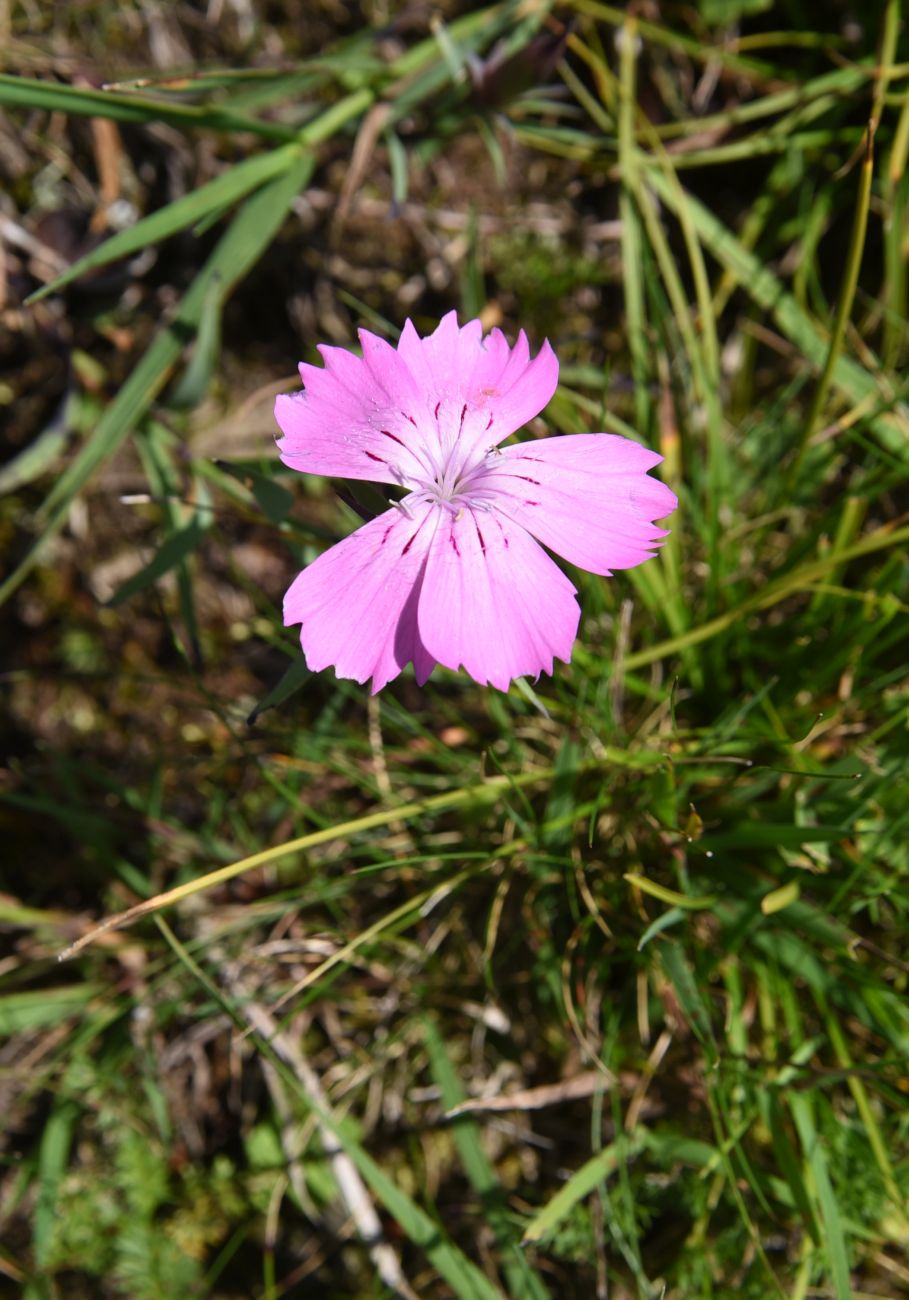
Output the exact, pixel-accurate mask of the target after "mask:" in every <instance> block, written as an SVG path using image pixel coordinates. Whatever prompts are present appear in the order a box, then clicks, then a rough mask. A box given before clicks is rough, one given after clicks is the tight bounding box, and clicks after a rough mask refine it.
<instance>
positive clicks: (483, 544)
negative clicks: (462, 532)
mask: <svg viewBox="0 0 909 1300" xmlns="http://www.w3.org/2000/svg"><path fill="white" fill-rule="evenodd" d="M473 526H474V528H475V529H476V530H477V537H479V539H480V550H481V551H482V552H483V554H484V555H485V554H486V539H485V537H484V536H483V534H482V533H481V532H480V525H479V524H478V523H477V521H476V519H474V521H473Z"/></svg>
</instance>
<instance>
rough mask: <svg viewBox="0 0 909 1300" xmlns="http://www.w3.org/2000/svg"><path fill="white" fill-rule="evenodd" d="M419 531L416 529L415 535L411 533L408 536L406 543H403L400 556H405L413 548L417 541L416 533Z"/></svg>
mask: <svg viewBox="0 0 909 1300" xmlns="http://www.w3.org/2000/svg"><path fill="white" fill-rule="evenodd" d="M419 531H420V530H419V528H418V529H417V532H416V533H412V534H411V535H410V537H409V538H408V539H407V541H406V542H405V543H404V549H403V550H402V552H401V554H402V555H406V554H407V552H408V551H409V550H410V548H411V546H413V544H414V542H415V541H416V540H417V533H418V532H419Z"/></svg>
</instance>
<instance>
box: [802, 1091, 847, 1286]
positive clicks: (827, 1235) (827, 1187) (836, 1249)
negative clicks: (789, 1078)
mask: <svg viewBox="0 0 909 1300" xmlns="http://www.w3.org/2000/svg"><path fill="white" fill-rule="evenodd" d="M786 1100H787V1102H788V1104H789V1109H790V1111H791V1112H792V1118H793V1120H794V1121H795V1127H796V1129H797V1130H798V1135H799V1140H800V1141H801V1143H802V1149H803V1150H804V1152H805V1157H806V1159H807V1161H808V1166H809V1168H810V1170H811V1176H812V1179H813V1182H814V1191H815V1194H816V1196H817V1201H818V1210H819V1212H820V1218H821V1222H822V1224H823V1227H824V1231H823V1233H822V1241H823V1248H824V1251H825V1252H826V1255H827V1260H828V1263H829V1265H830V1281H831V1282H832V1284H833V1291H834V1295H835V1296H836V1300H850V1297H851V1296H852V1287H851V1284H850V1279H849V1248H848V1246H847V1243H846V1235H845V1229H844V1226H843V1217H842V1215H841V1214H840V1208H839V1205H838V1203H837V1199H836V1196H835V1194H834V1191H833V1186H832V1184H831V1182H830V1172H829V1169H828V1167H827V1156H826V1153H825V1151H824V1147H823V1144H822V1141H821V1138H820V1136H819V1134H818V1132H817V1129H816V1128H815V1125H814V1119H813V1117H812V1114H811V1102H810V1099H809V1097H808V1096H807V1095H805V1094H804V1093H799V1092H790V1093H789V1094H788V1096H787V1098H786Z"/></svg>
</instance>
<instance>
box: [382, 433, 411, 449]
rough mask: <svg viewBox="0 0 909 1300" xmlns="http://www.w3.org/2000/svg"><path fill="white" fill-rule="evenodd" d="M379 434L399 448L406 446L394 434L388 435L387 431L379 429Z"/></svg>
mask: <svg viewBox="0 0 909 1300" xmlns="http://www.w3.org/2000/svg"><path fill="white" fill-rule="evenodd" d="M379 433H381V435H382V437H383V438H391V440H392V442H396V443H397V444H398V446H399V447H406V446H407V444H406V443H405V442H402V441H401V439H400V438H399V437H398V435H397V434H396V433H389V431H388V429H380V430H379Z"/></svg>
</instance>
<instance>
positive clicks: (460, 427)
mask: <svg viewBox="0 0 909 1300" xmlns="http://www.w3.org/2000/svg"><path fill="white" fill-rule="evenodd" d="M466 417H467V403H466V402H465V403H464V405H463V406H462V407H461V423H460V424H459V425H458V435H459V436H460V434H462V433H463V432H464V420H465V419H466Z"/></svg>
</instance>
